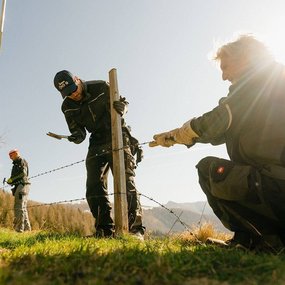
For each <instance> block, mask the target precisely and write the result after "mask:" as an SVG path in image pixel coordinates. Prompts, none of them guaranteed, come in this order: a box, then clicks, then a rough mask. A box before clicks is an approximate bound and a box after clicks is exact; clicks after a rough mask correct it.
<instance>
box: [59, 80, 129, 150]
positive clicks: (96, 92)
mask: <svg viewBox="0 0 285 285" xmlns="http://www.w3.org/2000/svg"><path fill="white" fill-rule="evenodd" d="M82 84H83V99H82V100H81V101H79V102H77V101H74V100H72V99H70V98H68V97H65V99H64V101H63V103H62V107H61V110H62V112H63V113H64V116H65V119H66V122H67V125H68V128H69V130H70V133H71V134H72V136H74V137H76V140H75V141H74V142H75V143H77V144H79V143H81V142H82V141H83V140H84V139H85V138H86V131H87V132H89V133H91V136H90V144H92V145H102V144H108V143H111V141H112V140H111V113H110V95H109V85H108V84H107V83H106V82H105V81H101V80H93V81H82ZM122 126H124V120H123V119H122Z"/></svg>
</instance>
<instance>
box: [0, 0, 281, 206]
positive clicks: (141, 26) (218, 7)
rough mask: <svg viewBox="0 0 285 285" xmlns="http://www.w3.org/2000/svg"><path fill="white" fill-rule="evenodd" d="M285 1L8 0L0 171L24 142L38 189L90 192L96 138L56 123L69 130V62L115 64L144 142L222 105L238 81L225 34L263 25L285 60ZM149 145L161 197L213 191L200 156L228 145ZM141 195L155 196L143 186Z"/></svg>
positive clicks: (145, 178) (43, 193)
mask: <svg viewBox="0 0 285 285" xmlns="http://www.w3.org/2000/svg"><path fill="white" fill-rule="evenodd" d="M284 8H285V2H284V0H271V1H267V0H239V1H229V0H211V1H209V0H176V1H174V0H155V1H154V0H104V1H98V0H81V1H78V0H49V1H38V0H25V1H16V0H7V2H6V17H5V25H4V33H3V38H2V47H1V50H0V86H1V111H0V136H1V141H2V143H1V145H0V179H1V181H2V179H3V178H4V177H6V178H9V176H10V173H11V169H12V162H11V160H10V159H9V156H8V152H9V150H11V149H14V148H18V149H19V150H20V153H21V156H22V157H23V158H25V159H26V160H27V161H28V163H29V166H30V176H31V177H34V178H32V179H31V183H32V184H31V191H30V195H29V199H31V200H34V201H38V202H42V203H52V202H59V201H66V200H74V199H80V198H84V197H85V179H86V171H85V164H84V161H83V160H84V159H85V157H86V153H87V148H88V139H86V140H85V141H84V142H83V143H82V144H80V145H75V144H73V143H70V142H68V141H67V140H56V139H53V138H50V137H48V136H47V135H46V133H47V132H49V131H51V132H55V133H59V134H65V135H68V134H69V131H68V128H67V125H66V122H65V119H64V116H63V114H62V113H61V103H62V97H61V96H60V94H59V93H58V92H57V90H56V89H55V88H54V86H53V78H54V75H55V73H56V72H58V71H59V70H62V69H67V70H70V71H71V72H72V73H73V74H75V75H77V76H79V77H80V78H82V79H84V80H95V79H96V80H106V81H108V80H109V71H110V70H111V69H112V68H115V69H116V70H117V80H118V87H119V93H120V95H122V96H124V97H126V98H127V100H128V101H129V111H128V113H127V115H126V116H125V118H126V121H127V124H128V125H130V126H131V128H132V134H133V135H134V136H135V137H137V138H138V139H139V141H140V143H145V142H148V141H151V140H152V136H153V135H154V134H156V133H160V132H164V131H168V130H171V129H174V128H177V127H180V126H182V124H183V123H184V122H186V121H187V120H189V119H191V118H193V117H197V116H200V115H202V114H203V113H205V112H208V111H210V110H212V109H213V108H214V107H215V106H216V105H217V104H218V100H219V99H220V98H221V97H223V96H226V95H227V92H228V87H229V83H228V82H224V81H222V79H221V72H220V70H219V68H218V67H217V66H216V64H215V63H214V62H213V61H212V60H210V58H209V57H210V54H211V52H212V51H213V50H214V49H215V47H217V45H218V44H221V43H224V42H227V41H228V40H231V39H232V38H233V36H234V35H236V34H237V33H245V32H246V33H253V34H256V35H257V37H258V38H260V39H261V40H263V41H265V42H266V44H267V45H268V46H269V47H270V48H271V50H272V51H273V52H274V54H275V55H276V57H277V59H278V60H279V61H282V62H284V59H285V52H284V51H285V38H284V37H285V36H284V31H283V30H284V26H285V18H284ZM282 52H283V56H282ZM143 150H144V159H143V161H142V162H141V163H140V164H139V166H138V168H137V171H136V185H137V189H138V191H139V192H141V193H142V194H143V195H145V196H147V197H149V198H152V199H154V200H155V201H158V202H159V203H162V204H166V203H167V202H168V201H173V202H177V203H184V202H196V201H206V197H205V195H204V193H203V192H202V190H201V188H200V186H199V183H198V175H197V171H196V168H195V165H196V164H197V163H198V162H199V160H200V159H202V158H203V157H206V156H210V155H212V156H218V157H222V158H227V157H228V156H227V153H226V149H225V146H224V145H221V146H212V145H207V144H197V145H195V146H194V147H192V148H190V149H187V148H186V147H185V146H182V145H175V146H173V147H171V148H162V147H156V148H150V147H148V145H147V144H144V145H143ZM82 161H83V162H82ZM77 162H78V163H77ZM69 165H71V166H69ZM65 166H68V167H65ZM61 167H63V168H62V169H60V170H56V171H54V170H55V169H58V168H61ZM44 173H45V174H44ZM41 174H43V175H41ZM4 189H5V191H10V187H5V188H4ZM109 192H110V193H113V181H112V176H111V175H110V179H109ZM111 200H112V196H111ZM141 202H142V204H143V205H150V206H152V205H155V203H154V202H153V201H151V200H150V199H148V198H145V197H142V198H141Z"/></svg>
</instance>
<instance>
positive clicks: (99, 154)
mask: <svg viewBox="0 0 285 285" xmlns="http://www.w3.org/2000/svg"><path fill="white" fill-rule="evenodd" d="M150 142H151V141H146V142H143V143H137V144H135V146H142V145H146V144H149V143H150ZM128 147H129V146H123V147H121V148H118V149H107V150H103V151H102V152H101V153H97V154H95V156H101V155H106V154H108V153H111V152H113V151H119V150H123V149H125V148H128ZM84 161H85V159H82V160H79V161H76V162H73V163H70V164H67V165H64V166H61V167H58V168H54V169H51V170H48V171H45V172H42V173H39V174H36V175H34V176H31V177H30V178H29V179H34V178H37V177H40V176H43V175H47V174H50V173H53V172H56V171H59V170H62V169H65V168H68V167H71V166H74V165H77V164H79V163H82V162H84ZM4 182H5V178H4V180H3V191H4V189H5V188H7V187H8V185H5V184H4ZM118 194H126V193H118ZM138 194H139V195H140V196H143V197H145V198H147V199H148V200H150V201H152V202H154V203H156V204H158V205H159V206H160V207H162V208H164V209H165V210H167V211H168V212H169V213H170V214H172V215H174V216H175V217H176V220H175V223H176V222H177V221H179V223H180V224H181V225H182V226H183V227H184V228H185V230H186V231H187V232H189V234H191V235H193V236H194V237H195V238H196V239H197V237H196V236H195V234H194V233H192V232H191V231H190V226H189V225H188V224H186V223H185V222H183V221H182V220H181V219H180V216H181V214H180V215H179V216H178V215H177V214H176V213H175V212H174V211H173V210H171V209H169V208H167V207H166V206H165V205H163V204H161V203H160V202H158V201H156V200H155V199H153V198H151V197H148V196H146V195H145V194H143V193H139V192H138ZM107 195H109V196H111V195H115V193H109V194H107ZM98 197H100V196H99V195H95V196H90V198H98ZM83 200H86V198H77V199H70V200H62V201H57V202H51V203H40V204H37V205H31V206H27V208H35V207H42V206H51V205H57V204H63V203H72V202H77V201H83ZM10 210H14V209H8V210H7V211H10ZM202 215H203V212H202ZM201 219H202V217H201V218H200V221H199V222H198V223H200V222H201ZM171 230H172V228H171V229H170V231H171ZM197 240H198V239H197Z"/></svg>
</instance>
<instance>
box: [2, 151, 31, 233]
mask: <svg viewBox="0 0 285 285" xmlns="http://www.w3.org/2000/svg"><path fill="white" fill-rule="evenodd" d="M9 157H10V159H11V160H12V161H13V168H12V171H11V177H10V178H9V179H8V180H7V181H6V182H7V183H8V184H9V185H12V186H13V188H12V189H11V190H12V194H13V196H14V197H15V203H14V229H15V231H17V232H20V233H22V232H24V231H31V225H30V221H29V215H28V211H27V203H28V195H29V191H30V182H29V166H28V163H27V161H26V160H25V159H24V158H22V157H21V156H20V153H19V151H18V150H17V149H13V150H11V151H10V152H9Z"/></svg>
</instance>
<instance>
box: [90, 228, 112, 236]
mask: <svg viewBox="0 0 285 285" xmlns="http://www.w3.org/2000/svg"><path fill="white" fill-rule="evenodd" d="M94 236H95V237H96V238H113V237H114V230H113V229H107V228H106V229H104V228H97V229H96V232H95V234H94Z"/></svg>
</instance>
